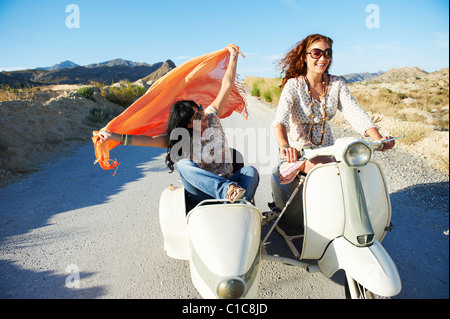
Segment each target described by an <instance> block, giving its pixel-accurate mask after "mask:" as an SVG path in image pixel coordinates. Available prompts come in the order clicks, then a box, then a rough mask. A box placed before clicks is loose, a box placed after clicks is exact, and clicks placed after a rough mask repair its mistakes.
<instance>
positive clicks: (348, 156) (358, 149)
mask: <svg viewBox="0 0 450 319" xmlns="http://www.w3.org/2000/svg"><path fill="white" fill-rule="evenodd" d="M371 157H372V150H371V149H370V148H369V147H368V146H367V145H366V144H364V143H361V142H356V143H354V144H351V145H349V146H348V147H347V149H346V150H345V152H344V160H345V162H346V163H347V165H348V166H357V167H359V166H364V165H366V164H367V163H368V162H369V160H370V158H371Z"/></svg>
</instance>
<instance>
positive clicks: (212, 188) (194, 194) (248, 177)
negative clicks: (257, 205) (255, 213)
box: [177, 159, 259, 202]
mask: <svg viewBox="0 0 450 319" xmlns="http://www.w3.org/2000/svg"><path fill="white" fill-rule="evenodd" d="M177 171H178V174H179V175H180V178H181V182H182V183H183V186H184V188H185V190H186V191H187V195H188V197H189V199H190V200H192V201H194V202H201V201H202V200H205V199H214V198H215V199H226V198H227V191H228V187H229V186H230V185H231V184H238V185H239V186H241V187H242V188H244V189H245V196H244V199H246V200H248V201H251V200H252V199H253V197H254V196H255V192H256V188H257V187H258V184H259V173H258V171H257V170H256V168H254V167H253V166H244V167H243V168H241V169H240V170H238V171H237V172H236V173H235V174H234V175H232V176H231V177H229V178H224V177H222V176H219V175H217V174H214V173H211V172H209V171H207V170H204V169H202V168H200V167H199V166H198V165H197V164H196V163H194V162H193V161H191V160H188V159H182V160H180V161H179V162H178V163H177Z"/></svg>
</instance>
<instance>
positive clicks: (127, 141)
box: [120, 134, 131, 145]
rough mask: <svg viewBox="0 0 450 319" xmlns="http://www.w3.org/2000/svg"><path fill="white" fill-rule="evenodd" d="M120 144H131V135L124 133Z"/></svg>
mask: <svg viewBox="0 0 450 319" xmlns="http://www.w3.org/2000/svg"><path fill="white" fill-rule="evenodd" d="M120 144H122V145H131V135H128V134H122V138H121V139H120Z"/></svg>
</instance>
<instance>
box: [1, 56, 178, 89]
mask: <svg viewBox="0 0 450 319" xmlns="http://www.w3.org/2000/svg"><path fill="white" fill-rule="evenodd" d="M175 67H176V66H175V63H173V62H172V61H171V60H167V61H165V62H157V63H154V64H148V63H143V62H132V61H127V60H123V59H115V60H111V61H106V62H101V63H95V64H89V65H85V66H80V65H77V64H76V63H74V62H71V61H63V62H61V63H59V64H55V65H53V66H51V67H39V68H36V69H30V70H21V71H13V72H0V86H5V85H9V86H11V87H18V86H19V87H30V86H41V85H51V84H87V83H90V82H91V81H94V82H100V83H104V84H111V83H115V82H119V81H122V80H128V81H130V82H134V81H137V80H139V79H142V78H145V80H146V81H149V80H156V79H158V78H160V77H161V76H163V75H164V74H166V73H167V72H169V71H170V70H172V69H174V68H175Z"/></svg>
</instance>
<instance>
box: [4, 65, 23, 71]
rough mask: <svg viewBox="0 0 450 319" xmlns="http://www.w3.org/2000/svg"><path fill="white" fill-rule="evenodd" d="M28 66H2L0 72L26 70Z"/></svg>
mask: <svg viewBox="0 0 450 319" xmlns="http://www.w3.org/2000/svg"><path fill="white" fill-rule="evenodd" d="M26 69H27V68H26V67H24V66H12V67H9V68H2V67H0V72H11V71H20V70H26Z"/></svg>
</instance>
